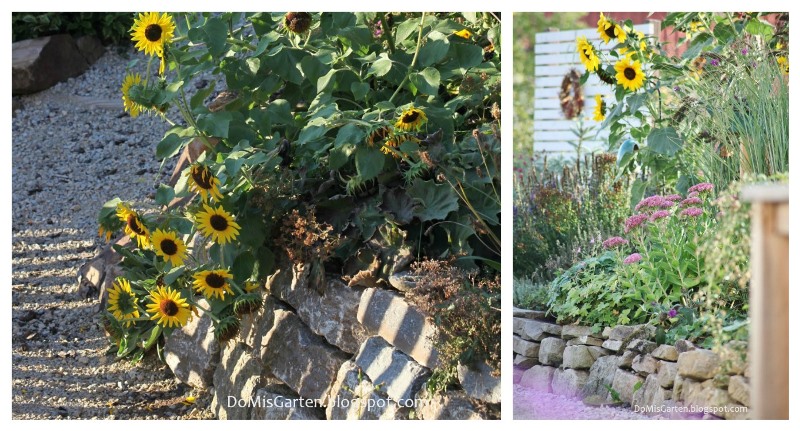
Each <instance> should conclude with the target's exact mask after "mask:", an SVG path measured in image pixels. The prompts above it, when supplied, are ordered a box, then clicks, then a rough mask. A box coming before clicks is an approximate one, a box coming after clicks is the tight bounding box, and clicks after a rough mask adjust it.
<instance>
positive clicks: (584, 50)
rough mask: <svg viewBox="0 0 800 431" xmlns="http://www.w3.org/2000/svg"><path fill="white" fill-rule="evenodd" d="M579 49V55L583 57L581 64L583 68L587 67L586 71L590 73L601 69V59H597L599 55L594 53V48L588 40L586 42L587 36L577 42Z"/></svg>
mask: <svg viewBox="0 0 800 431" xmlns="http://www.w3.org/2000/svg"><path fill="white" fill-rule="evenodd" d="M576 44H577V47H578V55H580V57H581V63H583V66H584V67H586V70H588V71H589V72H594V71H596V70H597V69H598V68H599V67H600V58H598V57H597V54H596V53H595V52H594V47H593V46H592V44H591V43H589V41H588V40H586V36H581V37H579V38H578V40H577V41H576Z"/></svg>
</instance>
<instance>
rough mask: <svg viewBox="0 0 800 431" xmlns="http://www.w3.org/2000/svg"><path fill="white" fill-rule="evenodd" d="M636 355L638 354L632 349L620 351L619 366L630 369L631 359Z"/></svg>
mask: <svg viewBox="0 0 800 431" xmlns="http://www.w3.org/2000/svg"><path fill="white" fill-rule="evenodd" d="M637 356H639V355H638V354H637V353H636V352H634V351H632V350H626V351H624V352H622V355H620V361H619V367H620V368H623V369H626V370H630V369H632V368H631V367H632V366H633V359H634V358H636V357H637Z"/></svg>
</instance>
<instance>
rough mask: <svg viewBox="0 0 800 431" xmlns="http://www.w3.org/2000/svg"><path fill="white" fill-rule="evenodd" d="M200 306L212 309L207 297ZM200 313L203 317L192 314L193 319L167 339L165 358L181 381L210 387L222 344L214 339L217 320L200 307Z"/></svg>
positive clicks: (197, 386)
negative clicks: (214, 324) (214, 326)
mask: <svg viewBox="0 0 800 431" xmlns="http://www.w3.org/2000/svg"><path fill="white" fill-rule="evenodd" d="M198 305H200V307H202V308H204V309H208V308H209V305H208V302H207V301H206V300H205V299H200V300H199V301H198ZM198 313H199V314H200V316H199V317H198V316H195V315H192V320H190V321H189V322H188V323H187V324H186V325H185V326H183V327H182V328H180V329H177V330H175V331H173V332H172V335H170V336H169V337H167V338H166V341H165V342H164V360H165V361H166V363H167V366H169V368H170V369H171V370H172V373H173V374H175V377H177V378H178V380H180V381H182V382H183V383H186V384H188V385H190V386H193V387H195V388H200V389H206V388H208V387H209V386H211V384H212V380H213V378H214V370H215V369H216V367H217V363H218V362H219V352H220V346H219V342H217V340H216V338H214V328H213V322H212V321H211V319H209V318H208V316H205V312H203V311H202V310H201V309H200V308H198Z"/></svg>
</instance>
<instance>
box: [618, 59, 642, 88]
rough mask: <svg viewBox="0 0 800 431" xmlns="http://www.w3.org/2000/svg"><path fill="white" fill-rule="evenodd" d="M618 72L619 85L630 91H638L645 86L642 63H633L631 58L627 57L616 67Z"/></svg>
mask: <svg viewBox="0 0 800 431" xmlns="http://www.w3.org/2000/svg"><path fill="white" fill-rule="evenodd" d="M614 70H616V71H617V84H619V85H621V86H623V87H625V88H626V89H628V90H630V91H636V90H638V89H640V88H642V86H643V85H644V73H643V72H642V65H641V63H640V62H639V61H638V60H636V61H631V58H630V57H625V58H623V59H622V60H620V61H618V62H617V64H615V65H614Z"/></svg>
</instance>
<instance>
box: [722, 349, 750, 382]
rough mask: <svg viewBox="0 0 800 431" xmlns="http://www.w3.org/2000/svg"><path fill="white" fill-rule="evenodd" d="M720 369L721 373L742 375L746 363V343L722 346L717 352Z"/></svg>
mask: <svg viewBox="0 0 800 431" xmlns="http://www.w3.org/2000/svg"><path fill="white" fill-rule="evenodd" d="M719 361H720V369H721V371H722V372H723V373H725V374H729V375H734V374H742V373H744V369H745V367H746V366H747V362H748V353H747V343H745V342H744V341H731V342H729V343H728V344H726V345H724V346H722V348H721V349H720V352H719Z"/></svg>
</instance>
